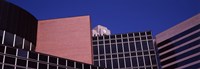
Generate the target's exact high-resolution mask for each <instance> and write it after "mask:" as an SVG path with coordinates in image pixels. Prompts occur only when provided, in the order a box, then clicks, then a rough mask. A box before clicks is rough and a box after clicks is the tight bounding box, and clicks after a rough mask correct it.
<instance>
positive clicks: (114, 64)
mask: <svg viewBox="0 0 200 69" xmlns="http://www.w3.org/2000/svg"><path fill="white" fill-rule="evenodd" d="M113 68H118V62H117V59H113Z"/></svg>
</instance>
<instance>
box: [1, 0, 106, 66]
mask: <svg viewBox="0 0 200 69" xmlns="http://www.w3.org/2000/svg"><path fill="white" fill-rule="evenodd" d="M36 34H37V19H36V18H35V17H34V16H32V15H31V14H29V13H28V12H26V11H25V10H23V9H21V8H19V7H17V6H15V5H13V4H11V3H8V2H6V1H0V69H105V68H100V67H97V66H94V65H91V64H86V63H82V62H77V61H74V60H69V59H64V58H61V57H56V56H51V55H48V54H43V53H39V52H35V44H36Z"/></svg>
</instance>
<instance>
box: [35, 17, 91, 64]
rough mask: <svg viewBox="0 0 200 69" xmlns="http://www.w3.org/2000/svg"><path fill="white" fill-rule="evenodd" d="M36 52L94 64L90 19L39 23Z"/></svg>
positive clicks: (76, 18) (82, 18)
mask: <svg viewBox="0 0 200 69" xmlns="http://www.w3.org/2000/svg"><path fill="white" fill-rule="evenodd" d="M36 51H37V52H41V53H46V54H51V55H55V56H59V57H63V58H68V59H72V60H76V61H80V62H84V63H89V64H92V43H91V28H90V17H89V16H78V17H69V18H58V19H48V20H41V21H39V22H38V34H37V47H36Z"/></svg>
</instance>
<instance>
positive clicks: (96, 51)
mask: <svg viewBox="0 0 200 69" xmlns="http://www.w3.org/2000/svg"><path fill="white" fill-rule="evenodd" d="M93 53H94V55H97V54H98V48H97V46H93Z"/></svg>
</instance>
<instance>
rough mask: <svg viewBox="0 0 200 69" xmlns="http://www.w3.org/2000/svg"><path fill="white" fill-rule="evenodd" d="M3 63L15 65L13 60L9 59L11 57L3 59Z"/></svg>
mask: <svg viewBox="0 0 200 69" xmlns="http://www.w3.org/2000/svg"><path fill="white" fill-rule="evenodd" d="M5 63H8V64H15V58H11V57H7V56H6V57H5Z"/></svg>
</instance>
